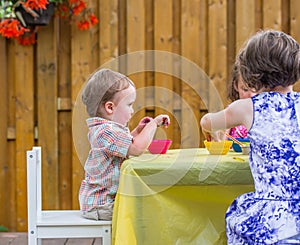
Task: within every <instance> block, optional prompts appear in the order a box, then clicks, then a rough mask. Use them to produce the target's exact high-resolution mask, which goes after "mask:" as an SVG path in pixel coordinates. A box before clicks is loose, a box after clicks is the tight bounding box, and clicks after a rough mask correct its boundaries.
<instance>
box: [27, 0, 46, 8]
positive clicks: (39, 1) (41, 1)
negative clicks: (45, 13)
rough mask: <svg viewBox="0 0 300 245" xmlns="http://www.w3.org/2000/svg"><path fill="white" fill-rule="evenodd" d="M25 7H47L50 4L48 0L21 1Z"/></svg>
mask: <svg viewBox="0 0 300 245" xmlns="http://www.w3.org/2000/svg"><path fill="white" fill-rule="evenodd" d="M21 4H23V6H24V8H25V9H35V10H38V9H46V6H47V4H48V0H26V1H25V2H21Z"/></svg>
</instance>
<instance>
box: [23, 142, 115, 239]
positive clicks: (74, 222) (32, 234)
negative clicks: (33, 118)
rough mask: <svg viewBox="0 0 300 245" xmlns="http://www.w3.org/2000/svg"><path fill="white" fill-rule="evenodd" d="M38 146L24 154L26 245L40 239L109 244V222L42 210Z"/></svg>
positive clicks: (76, 211) (76, 213) (71, 213)
mask: <svg viewBox="0 0 300 245" xmlns="http://www.w3.org/2000/svg"><path fill="white" fill-rule="evenodd" d="M41 151H42V150H41V147H33V148H32V150H30V151H27V199H28V201H27V204H28V245H33V244H34V245H35V244H38V243H39V244H41V242H42V240H41V239H42V238H98V237H101V238H102V244H103V245H110V244H111V221H97V220H89V219H85V218H83V217H81V215H80V211H79V210H42V201H41V200H42V177H41V175H42V172H41V170H42V161H41V159H42V156H41Z"/></svg>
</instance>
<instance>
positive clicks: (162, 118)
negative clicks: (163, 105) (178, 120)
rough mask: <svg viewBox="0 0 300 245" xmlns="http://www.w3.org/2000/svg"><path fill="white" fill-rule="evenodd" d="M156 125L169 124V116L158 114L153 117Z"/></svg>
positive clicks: (166, 125)
mask: <svg viewBox="0 0 300 245" xmlns="http://www.w3.org/2000/svg"><path fill="white" fill-rule="evenodd" d="M154 120H155V122H156V124H157V127H160V126H163V127H166V128H167V127H168V126H169V125H170V117H169V116H168V115H164V114H161V115H158V116H157V117H155V118H154Z"/></svg>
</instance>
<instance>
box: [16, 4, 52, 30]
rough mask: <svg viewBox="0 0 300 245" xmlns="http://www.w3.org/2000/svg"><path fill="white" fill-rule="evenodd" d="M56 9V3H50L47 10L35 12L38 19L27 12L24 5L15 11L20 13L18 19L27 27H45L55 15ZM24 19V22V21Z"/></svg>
mask: <svg viewBox="0 0 300 245" xmlns="http://www.w3.org/2000/svg"><path fill="white" fill-rule="evenodd" d="M54 8H55V4H54V3H49V4H48V5H47V8H46V9H39V10H34V12H35V13H36V14H37V16H36V17H34V16H33V15H31V14H30V13H29V12H27V11H26V10H25V9H24V8H23V6H22V5H19V6H18V7H17V8H16V9H15V11H16V12H19V13H20V15H21V16H22V17H20V16H18V15H17V16H18V19H19V20H20V22H21V23H22V24H23V25H25V26H44V25H48V24H49V22H50V20H51V18H52V16H53V14H54ZM22 19H23V20H22Z"/></svg>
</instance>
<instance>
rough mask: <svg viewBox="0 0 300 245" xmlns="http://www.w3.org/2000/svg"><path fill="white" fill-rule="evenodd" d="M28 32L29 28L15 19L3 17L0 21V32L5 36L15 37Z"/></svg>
mask: <svg viewBox="0 0 300 245" xmlns="http://www.w3.org/2000/svg"><path fill="white" fill-rule="evenodd" d="M25 32H29V29H27V28H24V27H23V26H22V25H21V23H20V21H18V20H17V19H14V18H11V19H4V20H2V21H1V22H0V34H1V35H2V36H4V37H7V38H17V37H19V36H21V35H23V34H24V33H25Z"/></svg>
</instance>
